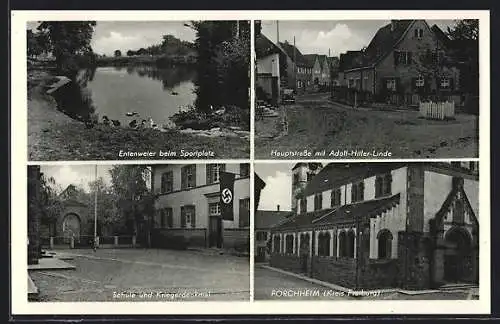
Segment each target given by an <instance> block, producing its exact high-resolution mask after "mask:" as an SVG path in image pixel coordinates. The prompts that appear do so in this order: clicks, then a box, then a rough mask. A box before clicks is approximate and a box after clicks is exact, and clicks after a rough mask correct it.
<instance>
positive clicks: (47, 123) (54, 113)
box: [28, 76, 250, 161]
mask: <svg viewBox="0 0 500 324" xmlns="http://www.w3.org/2000/svg"><path fill="white" fill-rule="evenodd" d="M38 77H39V78H43V76H38ZM42 82H43V81H40V80H38V83H40V84H37V81H36V80H35V81H33V80H31V85H32V87H31V90H30V95H29V99H28V155H29V156H28V159H29V160H31V161H45V160H103V159H105V160H121V159H133V160H137V159H156V160H161V159H165V158H168V159H189V158H196V159H209V158H212V159H214V158H248V157H250V142H249V140H248V139H244V138H237V137H215V138H209V137H201V136H195V135H190V134H182V133H179V132H177V131H175V130H172V131H169V132H159V131H156V130H152V129H146V130H141V131H138V130H134V129H130V128H126V127H121V128H109V127H105V126H102V125H97V126H96V127H94V128H91V129H87V128H85V125H84V123H82V122H79V121H76V120H74V119H71V118H70V117H69V116H67V115H65V114H64V113H62V112H60V111H59V110H57V108H56V104H55V101H54V100H53V98H52V97H51V96H49V95H46V94H45V93H44V92H43V91H42V87H41V84H42ZM121 150H123V151H132V152H156V155H155V156H148V157H136V156H130V157H127V156H125V157H120V156H119V153H120V151H121ZM160 150H161V151H163V152H166V151H169V152H175V153H176V156H171V155H170V156H168V157H160V156H159V151H160ZM181 150H184V151H186V152H196V151H198V152H201V151H212V152H214V154H213V156H208V155H207V156H191V155H188V156H184V157H183V156H181Z"/></svg>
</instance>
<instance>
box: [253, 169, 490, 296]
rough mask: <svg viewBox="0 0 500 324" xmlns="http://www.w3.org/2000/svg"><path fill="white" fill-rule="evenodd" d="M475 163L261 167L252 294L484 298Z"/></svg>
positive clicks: (257, 181) (257, 185)
mask: <svg viewBox="0 0 500 324" xmlns="http://www.w3.org/2000/svg"><path fill="white" fill-rule="evenodd" d="M478 168H479V166H478V162H475V161H470V162H468V161H467V162H465V161H459V162H458V161H457V162H453V161H451V162H359V163H341V162H336V163H317V162H314V163H306V162H299V163H272V164H270V163H269V164H266V163H256V164H255V173H256V176H255V179H254V190H255V201H256V204H257V209H256V211H255V236H254V237H255V241H254V243H255V271H254V275H255V279H254V298H255V300H477V299H479V242H480V241H479V169H478Z"/></svg>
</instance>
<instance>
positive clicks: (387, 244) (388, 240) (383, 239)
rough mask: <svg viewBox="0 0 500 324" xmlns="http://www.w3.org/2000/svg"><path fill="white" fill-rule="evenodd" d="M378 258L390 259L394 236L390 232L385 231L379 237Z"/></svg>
mask: <svg viewBox="0 0 500 324" xmlns="http://www.w3.org/2000/svg"><path fill="white" fill-rule="evenodd" d="M377 240H378V258H379V259H390V258H391V252H392V234H391V232H390V231H389V230H387V229H383V230H381V231H380V232H379V233H378V235H377Z"/></svg>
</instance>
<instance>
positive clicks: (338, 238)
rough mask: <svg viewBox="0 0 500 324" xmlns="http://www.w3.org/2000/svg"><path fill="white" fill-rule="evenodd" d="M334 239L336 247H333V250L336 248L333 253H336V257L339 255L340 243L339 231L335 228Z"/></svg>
mask: <svg viewBox="0 0 500 324" xmlns="http://www.w3.org/2000/svg"><path fill="white" fill-rule="evenodd" d="M335 239H336V240H337V248H336V249H335V250H336V251H335V253H336V254H335V257H337V258H338V257H339V255H340V252H339V246H340V244H339V243H340V231H339V230H338V229H337V236H336V237H335Z"/></svg>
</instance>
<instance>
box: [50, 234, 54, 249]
mask: <svg viewBox="0 0 500 324" xmlns="http://www.w3.org/2000/svg"><path fill="white" fill-rule="evenodd" d="M50 249H51V250H53V249H54V237H53V236H51V237H50Z"/></svg>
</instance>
